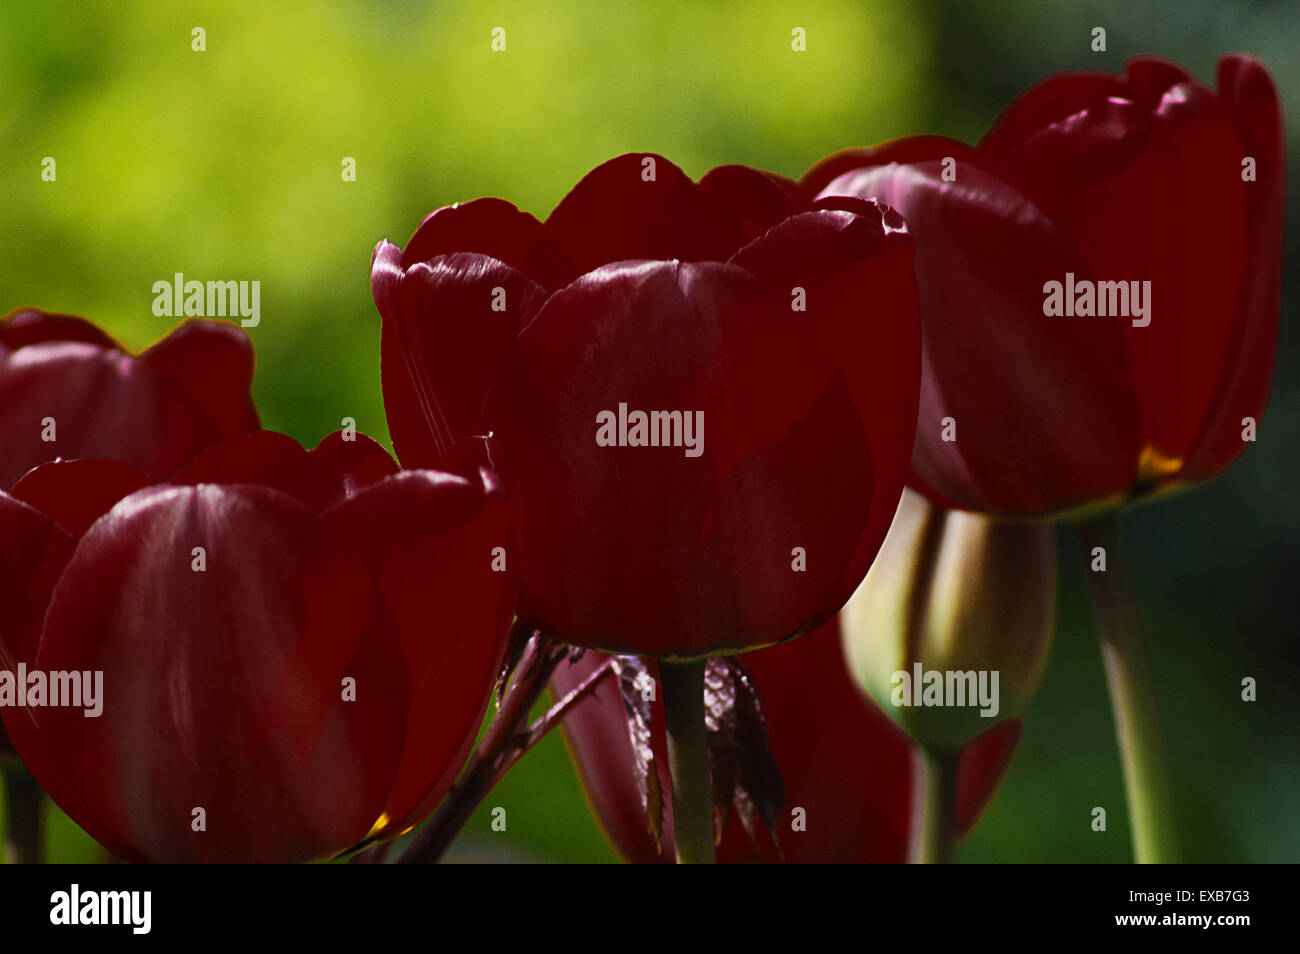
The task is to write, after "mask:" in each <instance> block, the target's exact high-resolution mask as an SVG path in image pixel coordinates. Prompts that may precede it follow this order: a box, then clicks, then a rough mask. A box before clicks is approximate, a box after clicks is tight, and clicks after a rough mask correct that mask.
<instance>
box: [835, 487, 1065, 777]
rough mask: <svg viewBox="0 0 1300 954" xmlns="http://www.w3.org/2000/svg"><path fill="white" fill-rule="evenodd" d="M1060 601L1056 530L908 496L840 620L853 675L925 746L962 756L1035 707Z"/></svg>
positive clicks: (1042, 525) (861, 687)
mask: <svg viewBox="0 0 1300 954" xmlns="http://www.w3.org/2000/svg"><path fill="white" fill-rule="evenodd" d="M1055 598H1056V546H1055V541H1054V538H1053V535H1052V528H1051V526H1050V525H1048V524H1030V523H1008V522H1003V521H998V520H994V519H991V518H989V517H985V516H981V515H977V514H971V513H965V512H961V511H956V510H943V509H940V508H937V507H934V506H933V505H931V504H930V503H928V502H927V501H926V500H925V498H923V497H922V496H921V495H920V494H917V493H914V492H912V491H910V490H909V491H906V492H905V493H904V494H903V498H902V501H901V502H900V504H899V507H898V512H897V513H896V514H895V515H894V522H893V524H892V525H891V526H890V528H889V535H888V536H887V537H886V538H885V544H884V546H883V547H882V548H881V550H880V554H879V555H878V556H877V557H876V562H875V563H874V564H873V565H872V567H871V570H870V572H869V573H868V574H867V577H866V579H865V580H863V582H862V585H861V586H859V587H858V589H857V592H856V593H854V595H853V597H852V598H851V599H850V600H849V602H848V604H847V605H846V606H845V607H844V610H843V613H842V616H841V624H842V628H843V632H844V645H845V654H846V656H847V658H848V660H849V669H850V672H851V673H852V675H853V677H854V679H855V680H856V681H857V684H858V687H859V688H860V689H862V690H864V691H865V692H866V693H867V695H869V696H871V697H872V698H873V699H875V701H876V703H877V704H878V705H879V706H880V707H881V708H882V709H883V710H884V711H885V712H886V713H887V714H888V715H889V716H890V717H891V718H892V719H894V720H895V721H896V722H898V724H899V725H901V726H902V727H903V729H905V730H906V731H907V732H908V733H909V734H910V735H911V736H912V737H913V738H914V739H915V740H916V741H917V742H918V743H919V744H920V745H922V746H923V747H925V748H927V749H930V750H932V751H940V752H945V751H946V752H953V751H956V749H957V748H958V747H959V746H960V745H961V744H962V743H964V742H966V741H967V740H968V739H970V738H972V737H974V736H975V735H978V734H979V733H980V732H983V731H984V730H986V729H988V728H990V727H991V726H993V725H994V724H995V723H996V722H997V721H998V720H1001V719H1006V718H1009V717H1012V716H1017V715H1019V714H1020V713H1021V712H1023V711H1024V708H1025V706H1026V705H1027V704H1028V702H1029V698H1030V696H1031V695H1032V693H1033V691H1034V688H1035V687H1036V686H1037V685H1038V680H1039V678H1040V677H1041V675H1042V672H1043V667H1044V664H1045V662H1046V659H1047V648H1048V644H1049V642H1050V640H1051V634H1052V616H1053V607H1054V603H1055Z"/></svg>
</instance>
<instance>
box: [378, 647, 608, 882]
mask: <svg viewBox="0 0 1300 954" xmlns="http://www.w3.org/2000/svg"><path fill="white" fill-rule="evenodd" d="M568 655H569V647H568V646H567V645H565V644H563V643H561V642H559V641H557V640H553V639H551V638H550V637H548V636H546V635H544V634H542V633H540V632H538V633H536V634H535V635H534V636H533V637H532V639H531V640H530V641H529V644H528V647H527V649H526V650H525V651H524V654H523V655H522V656H521V657H520V659H519V663H518V665H517V666H516V667H515V672H514V679H513V680H512V681H511V682H510V684H509V686H508V688H507V689H506V691H505V693H504V695H503V697H502V700H501V708H500V709H498V710H497V714H496V716H495V717H494V718H493V719H492V723H491V725H489V727H488V730H487V734H486V735H484V736H483V741H482V742H481V743H479V746H478V748H477V749H476V750H475V751H474V754H473V755H472V756H470V760H469V763H468V764H467V765H466V767H465V771H464V772H462V773H461V776H460V778H459V779H458V780H457V781H456V784H455V786H454V787H453V788H452V790H451V791H450V792H448V793H447V797H446V798H445V799H443V802H442V804H441V805H440V806H439V807H438V810H437V811H436V812H435V813H434V814H433V817H432V818H430V819H429V822H428V824H426V825H425V826H424V828H422V829H421V830H420V833H419V834H418V835H416V836H415V838H414V839H413V840H412V842H411V844H410V846H409V847H408V848H407V849H406V851H405V852H404V853H403V854H402V857H401V859H400V861H401V863H402V864H430V863H433V862H436V861H438V860H439V859H440V858H441V857H442V856H443V854H445V853H446V851H447V849H448V847H450V846H451V843H452V841H454V840H455V838H456V836H457V835H458V834H459V833H460V830H461V829H462V828H464V827H465V823H466V822H467V821H469V819H470V816H472V815H473V814H474V812H475V810H476V809H477V808H478V806H479V805H480V804H481V803H482V801H483V799H485V798H487V796H488V795H489V794H490V793H491V791H492V789H494V788H496V786H497V783H498V782H500V781H501V779H503V778H504V777H505V775H506V773H507V772H509V771H510V770H511V769H512V768H514V766H515V764H516V763H517V762H518V761H519V760H520V759H521V758H523V757H524V755H525V754H526V753H527V752H528V751H529V750H530V749H531V748H532V747H533V746H534V745H536V744H537V743H538V742H540V741H541V740H542V738H543V736H545V735H546V734H547V733H548V732H550V731H551V730H552V729H553V728H555V727H556V726H557V725H559V724H560V722H562V721H563V720H564V717H565V716H567V715H568V714H569V712H570V711H571V710H572V709H573V707H574V706H576V705H578V704H580V703H581V702H582V700H583V699H586V698H587V697H588V696H590V695H591V694H592V693H593V692H594V691H595V689H596V687H597V686H598V685H600V682H601V680H603V679H604V678H605V677H606V676H608V675H610V674H611V673H612V672H613V668H612V667H611V666H610V664H609V662H608V661H606V662H605V663H604V664H603V665H601V666H600V668H598V669H597V670H596V671H595V672H593V673H591V675H589V676H588V677H587V678H586V679H585V680H584V681H583V683H582V685H580V686H578V687H577V688H575V689H573V690H572V691H571V692H569V693H568V694H567V695H565V696H564V698H563V699H560V700H559V701H558V702H556V703H555V705H553V706H551V708H550V709H549V710H547V712H546V714H545V715H543V716H542V717H541V718H540V719H538V720H537V721H536V722H533V723H531V724H530V723H529V721H528V719H529V715H530V713H531V712H532V710H533V707H534V706H535V705H536V704H537V702H538V700H539V699H541V697H542V695H543V693H545V692H546V688H547V685H548V684H549V682H550V678H551V675H552V674H553V673H554V672H555V669H556V667H557V666H559V664H560V663H561V662H562V661H563V660H564V658H565V657H567V656H568ZM373 850H374V849H371V851H373ZM364 854H365V855H369V854H370V852H369V851H367V852H365V853H364ZM358 857H361V856H358ZM367 860H372V859H367Z"/></svg>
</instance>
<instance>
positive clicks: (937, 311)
mask: <svg viewBox="0 0 1300 954" xmlns="http://www.w3.org/2000/svg"><path fill="white" fill-rule="evenodd" d="M1283 165H1284V161H1283V135H1282V117H1281V106H1280V103H1279V100H1278V95H1277V90H1276V88H1275V86H1274V84H1273V81H1272V79H1271V78H1270V76H1269V74H1268V72H1267V71H1266V70H1265V69H1264V67H1263V66H1262V65H1261V64H1259V63H1258V62H1257V61H1255V60H1253V59H1251V58H1249V57H1246V56H1240V55H1231V56H1225V57H1223V58H1222V59H1221V60H1220V61H1219V67H1218V82H1217V90H1215V91H1212V90H1210V89H1208V88H1207V87H1205V86H1204V85H1202V84H1201V83H1199V82H1198V81H1197V80H1196V79H1194V78H1193V77H1192V76H1191V75H1190V74H1189V73H1187V72H1186V71H1185V70H1183V69H1182V68H1181V67H1179V66H1176V65H1174V64H1172V63H1168V62H1165V61H1162V60H1157V59H1151V58H1142V59H1137V60H1133V61H1131V62H1130V63H1129V64H1128V66H1127V68H1126V70H1125V73H1124V74H1123V75H1120V76H1115V75H1110V74H1103V73H1075V74H1064V75H1060V76H1055V77H1051V78H1049V79H1047V80H1045V81H1044V82H1042V83H1039V84H1038V85H1037V86H1035V87H1034V88H1033V89H1031V90H1030V91H1029V92H1028V93H1026V94H1025V95H1024V96H1022V97H1021V98H1020V99H1018V100H1017V101H1016V102H1015V103H1014V104H1013V105H1012V106H1011V107H1010V108H1009V109H1008V110H1007V111H1006V112H1005V113H1004V114H1003V115H1002V117H1001V118H1000V119H999V120H998V122H997V123H996V124H995V125H994V126H993V128H992V129H991V130H990V131H989V132H988V134H987V135H985V137H984V138H983V139H982V140H981V141H980V144H979V146H978V148H975V149H971V148H969V147H967V146H965V145H963V144H962V143H959V142H955V141H953V140H949V139H944V138H941V137H936V136H920V137H912V138H907V139H901V140H897V141H895V142H891V143H887V144H885V145H883V146H880V147H877V148H875V149H867V150H857V151H852V152H848V153H844V154H841V155H838V156H834V157H832V158H830V159H828V160H826V161H824V162H823V163H822V164H820V165H819V166H818V167H816V168H814V169H813V170H812V171H811V172H810V173H809V174H808V176H807V177H806V178H805V181H804V185H805V187H806V188H808V190H809V192H810V194H821V195H822V196H836V195H849V196H858V197H863V198H866V197H871V198H875V199H878V200H880V201H884V202H888V203H889V204H890V205H892V206H894V207H895V208H897V209H899V210H900V211H901V212H902V213H903V215H904V216H905V218H906V219H907V223H908V228H909V230H910V231H911V232H912V233H913V234H914V235H915V236H916V240H917V246H918V247H917V255H916V273H917V280H918V288H919V293H920V301H921V320H922V333H923V337H924V341H925V344H924V350H925V355H924V371H923V383H922V389H921V408H920V418H919V422H918V426H917V439H916V450H915V453H914V455H913V459H912V482H913V483H914V485H915V486H916V487H917V488H918V489H921V490H923V491H924V492H925V493H926V494H927V495H928V496H930V497H931V499H933V500H934V501H935V502H936V503H938V504H940V505H941V506H945V507H954V506H955V507H962V508H965V509H971V510H982V511H988V512H994V513H1003V514H1012V513H1015V514H1055V513H1060V512H1063V511H1069V510H1072V509H1075V508H1079V507H1083V506H1097V505H1114V504H1119V503H1122V502H1123V501H1125V500H1128V499H1131V498H1133V497H1137V496H1142V495H1148V494H1152V493H1156V492H1159V491H1162V490H1166V489H1169V488H1173V487H1176V486H1179V485H1184V484H1188V483H1192V482H1195V481H1199V480H1204V479H1205V478H1207V477H1210V476H1211V475H1213V474H1215V473H1217V472H1218V471H1220V470H1222V469H1223V468H1224V467H1226V466H1227V465H1228V464H1229V463H1230V462H1231V461H1232V460H1233V459H1234V458H1235V457H1236V456H1237V455H1238V454H1239V453H1241V451H1242V449H1243V448H1244V447H1245V444H1246V442H1247V441H1249V440H1252V439H1253V431H1254V427H1253V422H1255V421H1257V420H1258V419H1259V417H1260V415H1261V413H1262V412H1263V409H1264V404H1265V400H1266V398H1267V395H1268V386H1269V378H1270V374H1271V368H1272V363H1273V351H1274V346H1275V341H1276V337H1277V318H1278V293H1279V285H1280V268H1281V237H1282V214H1283ZM945 173H947V175H945ZM1211 209H1212V211H1211ZM1051 282H1056V283H1059V285H1060V288H1059V297H1058V296H1057V292H1058V289H1056V288H1054V287H1052V286H1050V285H1049V283H1051ZM1101 282H1107V283H1109V282H1121V283H1126V284H1125V285H1124V286H1123V288H1121V287H1120V286H1099V285H1098V283H1101ZM1134 282H1137V283H1138V284H1137V285H1133V284H1131V283H1134ZM1147 282H1149V285H1147V286H1144V285H1142V284H1141V283H1147ZM1072 292H1073V293H1072ZM1124 292H1127V293H1128V295H1127V297H1128V298H1129V300H1128V302H1127V308H1126V307H1125V306H1126V301H1125V296H1124V294H1123V293H1124ZM1135 292H1136V293H1138V294H1140V295H1141V296H1142V298H1143V299H1145V300H1144V301H1143V302H1142V309H1143V310H1144V312H1145V313H1144V314H1142V315H1141V316H1138V315H1137V311H1138V309H1137V308H1136V307H1135V304H1136V302H1135V301H1134V300H1133V295H1134V293H1135ZM1053 299H1054V300H1053ZM1103 300H1104V301H1105V303H1106V312H1107V316H1106V317H1100V316H1097V312H1099V311H1100V310H1101V306H1102V303H1103ZM1058 309H1059V310H1065V309H1069V311H1068V312H1066V313H1067V314H1070V313H1073V314H1075V315H1076V316H1074V317H1063V316H1056V315H1053V316H1048V314H1047V313H1046V312H1047V311H1052V312H1055V311H1057V310H1058ZM1084 311H1091V312H1093V313H1094V316H1092V317H1083V316H1079V315H1080V313H1082V312H1084ZM1116 312H1121V313H1122V314H1118V315H1117V314H1116ZM1123 312H1127V314H1123ZM945 418H951V419H953V420H952V426H951V427H947V428H945V425H944V419H945ZM945 431H946V432H947V433H946V434H945ZM945 437H947V438H948V439H945ZM952 438H955V439H952Z"/></svg>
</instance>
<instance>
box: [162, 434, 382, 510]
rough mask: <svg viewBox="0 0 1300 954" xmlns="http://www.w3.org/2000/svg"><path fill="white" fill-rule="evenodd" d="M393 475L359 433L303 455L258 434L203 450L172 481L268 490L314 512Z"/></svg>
mask: <svg viewBox="0 0 1300 954" xmlns="http://www.w3.org/2000/svg"><path fill="white" fill-rule="evenodd" d="M395 473H397V464H396V463H395V462H394V461H393V459H392V458H391V457H390V456H389V455H388V452H387V451H385V450H384V449H383V448H382V447H380V446H379V444H377V443H376V442H375V441H373V440H372V439H371V438H369V437H367V436H366V435H364V434H353V435H352V439H351V440H348V439H345V438H344V436H343V432H342V431H335V432H334V433H333V434H330V435H329V436H328V437H326V438H325V439H324V440H322V441H321V442H320V445H319V446H318V447H316V449H315V450H312V451H307V450H304V449H303V447H302V445H301V444H299V443H298V442H297V441H295V440H294V439H293V438H292V437H289V436H288V435H285V434H280V433H278V432H277V431H258V432H257V433H255V434H250V435H248V436H247V437H242V438H240V439H239V440H235V441H226V442H225V443H222V444H215V445H213V446H212V447H209V448H208V449H207V450H206V451H204V452H203V453H202V454H200V455H199V456H198V457H197V458H195V459H194V460H193V461H192V462H190V463H189V464H188V465H187V466H186V467H184V468H183V469H182V470H181V471H180V472H179V473H178V474H177V475H176V476H175V478H173V481H172V482H173V483H175V484H204V483H210V484H254V485H257V486H260V487H273V488H275V489H276V490H278V491H280V492H281V493H285V494H288V495H289V496H290V497H295V498H297V499H298V500H299V501H300V502H301V503H303V504H304V505H305V506H306V507H307V508H308V509H310V510H312V511H314V512H316V513H320V512H322V511H324V510H326V509H328V508H330V507H332V506H334V505H335V504H337V503H340V502H341V501H343V500H346V499H347V498H349V497H351V496H353V495H355V494H356V493H357V492H359V491H360V490H361V488H363V487H365V486H367V485H369V484H372V483H374V482H375V481H377V480H380V479H382V478H384V477H387V476H389V475H391V474H395Z"/></svg>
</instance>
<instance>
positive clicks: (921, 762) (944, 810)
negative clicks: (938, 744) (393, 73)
mask: <svg viewBox="0 0 1300 954" xmlns="http://www.w3.org/2000/svg"><path fill="white" fill-rule="evenodd" d="M916 764H917V774H918V775H919V776H920V778H919V779H918V783H919V784H918V789H919V792H920V796H921V811H920V831H919V832H918V834H917V838H916V842H915V844H916V847H915V849H914V850H913V855H914V858H915V860H916V862H917V863H918V864H923V865H947V864H952V862H953V860H954V859H955V857H956V852H957V755H956V753H953V752H932V751H930V750H929V749H922V748H917V750H916Z"/></svg>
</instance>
